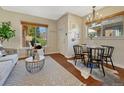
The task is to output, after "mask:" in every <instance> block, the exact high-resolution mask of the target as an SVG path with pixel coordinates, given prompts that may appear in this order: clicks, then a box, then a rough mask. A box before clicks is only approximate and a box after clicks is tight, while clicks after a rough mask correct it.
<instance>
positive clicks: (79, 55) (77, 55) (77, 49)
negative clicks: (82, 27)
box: [73, 45, 85, 65]
mask: <svg viewBox="0 0 124 93" xmlns="http://www.w3.org/2000/svg"><path fill="white" fill-rule="evenodd" d="M73 49H74V60H75V65H76V63H77V60H78V59H81V60H82V61H84V64H85V57H84V54H83V48H82V46H80V45H74V46H73Z"/></svg>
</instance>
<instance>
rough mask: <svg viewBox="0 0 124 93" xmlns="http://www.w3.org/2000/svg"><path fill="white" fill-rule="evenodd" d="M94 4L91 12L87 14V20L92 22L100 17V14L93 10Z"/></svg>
mask: <svg viewBox="0 0 124 93" xmlns="http://www.w3.org/2000/svg"><path fill="white" fill-rule="evenodd" d="M95 8H96V6H92V13H91V14H89V15H88V16H87V22H88V23H92V22H95V21H96V20H98V19H101V18H102V14H99V13H98V12H96V10H95Z"/></svg>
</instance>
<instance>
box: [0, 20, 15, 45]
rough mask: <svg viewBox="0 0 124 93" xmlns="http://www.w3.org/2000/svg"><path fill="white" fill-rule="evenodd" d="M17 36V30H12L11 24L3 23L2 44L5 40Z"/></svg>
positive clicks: (0, 40) (1, 29) (0, 26)
mask: <svg viewBox="0 0 124 93" xmlns="http://www.w3.org/2000/svg"><path fill="white" fill-rule="evenodd" d="M14 36H15V30H13V29H12V26H11V23H10V22H2V23H1V24H0V44H3V42H4V41H5V40H7V41H8V40H9V39H10V38H12V37H14Z"/></svg>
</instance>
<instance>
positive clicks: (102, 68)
mask: <svg viewBox="0 0 124 93" xmlns="http://www.w3.org/2000/svg"><path fill="white" fill-rule="evenodd" d="M101 67H102V71H103V75H104V76H105V71H104V67H103V62H102V63H101Z"/></svg>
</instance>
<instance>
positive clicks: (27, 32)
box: [22, 22, 48, 47]
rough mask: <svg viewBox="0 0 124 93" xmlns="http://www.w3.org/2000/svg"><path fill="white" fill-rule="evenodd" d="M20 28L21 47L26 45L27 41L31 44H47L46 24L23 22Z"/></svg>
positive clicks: (27, 44)
mask: <svg viewBox="0 0 124 93" xmlns="http://www.w3.org/2000/svg"><path fill="white" fill-rule="evenodd" d="M22 28H23V29H22V36H23V38H22V39H23V47H28V46H29V42H30V43H31V45H32V46H34V44H40V45H41V46H46V45H47V32H48V27H47V25H41V24H34V23H27V22H23V23H22Z"/></svg>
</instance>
